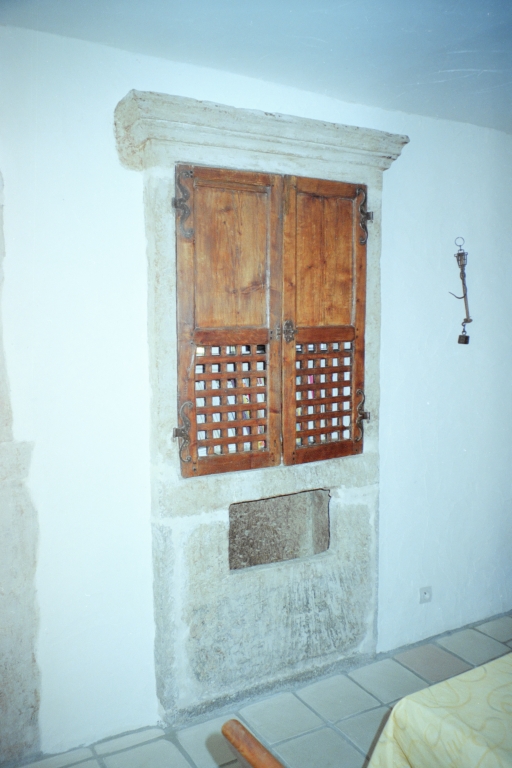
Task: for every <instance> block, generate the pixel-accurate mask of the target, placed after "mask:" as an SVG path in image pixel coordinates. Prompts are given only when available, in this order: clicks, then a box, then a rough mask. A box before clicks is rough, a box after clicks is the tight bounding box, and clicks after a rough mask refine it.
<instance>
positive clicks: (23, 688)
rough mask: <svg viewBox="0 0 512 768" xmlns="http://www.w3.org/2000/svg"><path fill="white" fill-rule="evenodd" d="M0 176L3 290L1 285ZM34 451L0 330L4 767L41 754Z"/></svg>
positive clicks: (0, 748) (0, 736) (0, 719)
mask: <svg viewBox="0 0 512 768" xmlns="http://www.w3.org/2000/svg"><path fill="white" fill-rule="evenodd" d="M4 255H5V248H4V238H3V181H2V177H1V176H0V290H1V287H2V283H3V271H2V263H3V258H4ZM31 453H32V445H31V444H30V443H19V442H15V441H14V440H13V434H12V411H11V403H10V398H9V384H8V380H7V372H6V367H5V357H4V350H3V336H2V328H1V325H0V547H1V548H2V549H1V551H0V764H2V763H10V762H12V761H17V760H20V759H22V758H24V757H28V756H29V755H34V754H36V753H37V752H39V726H38V713H39V691H40V675H39V669H38V666H37V662H36V658H35V643H36V638H37V629H38V623H39V616H38V610H37V605H36V590H35V583H34V582H35V570H36V556H37V538H38V524H37V514H36V510H35V509H34V506H33V504H32V501H31V499H30V495H29V492H28V489H27V487H26V485H25V480H26V477H27V475H28V470H29V466H30V456H31Z"/></svg>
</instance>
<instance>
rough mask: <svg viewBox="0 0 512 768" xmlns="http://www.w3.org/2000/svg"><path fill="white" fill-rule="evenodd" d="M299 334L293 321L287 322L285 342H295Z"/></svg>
mask: <svg viewBox="0 0 512 768" xmlns="http://www.w3.org/2000/svg"><path fill="white" fill-rule="evenodd" d="M296 333H297V329H296V328H295V326H294V325H293V320H285V322H284V324H283V336H284V340H285V341H286V342H288V343H289V342H290V341H293V340H294V338H295V334H296Z"/></svg>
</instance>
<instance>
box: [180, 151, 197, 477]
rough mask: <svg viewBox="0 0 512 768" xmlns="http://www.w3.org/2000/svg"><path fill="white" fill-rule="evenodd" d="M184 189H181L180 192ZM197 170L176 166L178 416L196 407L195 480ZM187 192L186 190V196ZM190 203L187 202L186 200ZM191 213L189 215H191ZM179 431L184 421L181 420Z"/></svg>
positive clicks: (190, 468) (185, 470)
mask: <svg viewBox="0 0 512 768" xmlns="http://www.w3.org/2000/svg"><path fill="white" fill-rule="evenodd" d="M180 187H181V188H180ZM193 189H194V186H193V168H192V167H191V166H188V165H178V166H176V196H175V199H176V200H177V201H178V203H179V202H180V199H181V201H182V206H183V207H182V208H181V209H180V208H179V207H178V208H177V209H176V270H177V274H176V287H177V303H176V310H177V328H178V415H179V412H180V409H181V408H182V406H184V403H187V402H190V403H192V407H188V406H187V407H184V413H185V415H186V416H187V418H189V419H190V422H191V430H190V445H189V447H188V450H186V451H182V453H181V455H182V456H183V458H184V459H187V458H189V457H190V458H191V460H190V461H182V460H181V458H180V466H181V472H182V474H183V476H184V477H191V476H192V475H194V474H195V473H196V472H197V448H196V440H195V418H194V414H195V396H194V373H193V358H194V341H193V336H194V326H195V317H194V301H195V269H194V246H195V243H194V223H195V222H194V208H193ZM183 190H186V191H185V192H183ZM187 194H188V196H189V199H188V200H185V198H186V196H187ZM187 212H188V215H187ZM177 425H178V426H179V427H182V426H184V422H183V421H179V422H178V420H177Z"/></svg>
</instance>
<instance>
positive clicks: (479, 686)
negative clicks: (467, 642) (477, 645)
mask: <svg viewBox="0 0 512 768" xmlns="http://www.w3.org/2000/svg"><path fill="white" fill-rule="evenodd" d="M437 766H439V768H477V767H478V768H512V654H507V655H506V656H502V657H501V658H499V659H496V660H495V661H491V662H489V663H488V664H484V665H483V666H482V667H477V668H476V669H472V670H470V671H469V672H464V674H462V675H458V676H457V677H453V678H451V679H450V680H446V681H445V682H443V683H438V684H437V685H433V686H432V687H431V688H425V689H424V690H422V691H419V692H418V693H414V694H412V695H411V696H406V697H405V698H404V699H402V700H401V701H399V702H398V704H396V705H395V707H394V708H393V711H392V712H391V715H390V717H389V720H388V722H387V723H386V726H385V728H384V730H383V732H382V734H381V737H380V739H379V741H378V743H377V746H376V747H375V750H374V753H373V756H372V759H371V760H370V764H369V766H368V768H437Z"/></svg>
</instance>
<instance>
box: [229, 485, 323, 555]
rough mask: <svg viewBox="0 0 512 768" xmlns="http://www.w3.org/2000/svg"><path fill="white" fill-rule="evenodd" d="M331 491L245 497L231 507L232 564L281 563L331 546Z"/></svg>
mask: <svg viewBox="0 0 512 768" xmlns="http://www.w3.org/2000/svg"><path fill="white" fill-rule="evenodd" d="M329 498H330V497H329V491H326V490H323V489H320V490H315V491H303V492H302V493H292V494H287V495H286V496H274V497H272V498H270V499H258V500H257V501H244V502H241V503H240V504H231V506H230V508H229V567H230V569H231V570H237V569H239V568H250V567H251V566H253V565H265V564H269V563H280V562H282V561H283V560H294V559H296V558H299V557H310V556H311V555H318V554H319V553H320V552H325V551H326V550H327V549H329Z"/></svg>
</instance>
